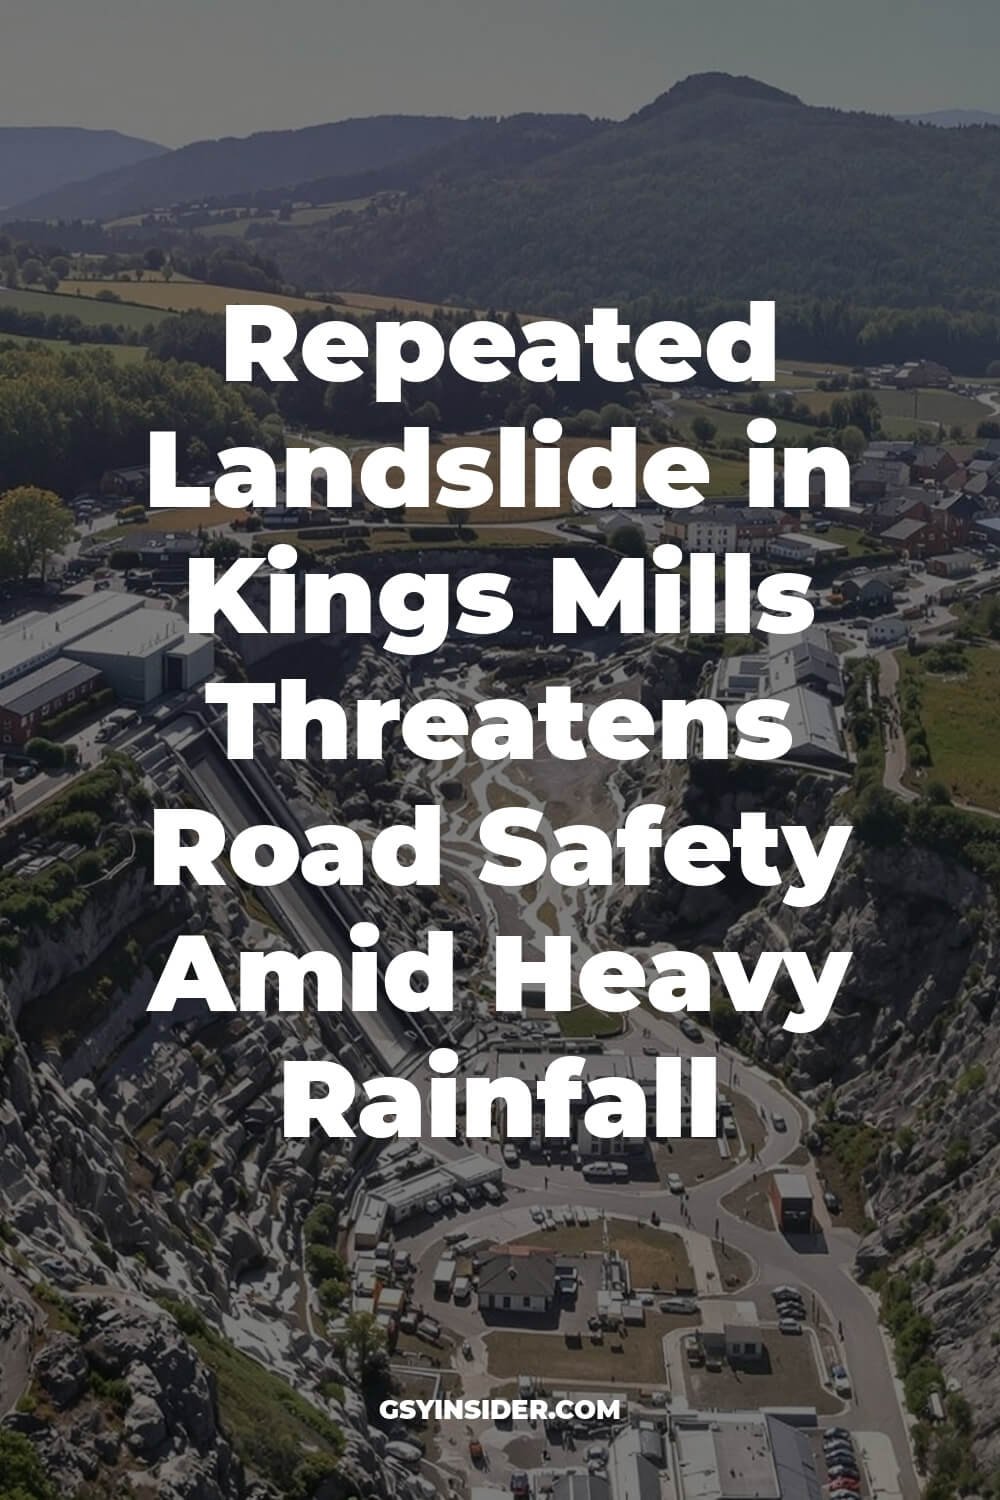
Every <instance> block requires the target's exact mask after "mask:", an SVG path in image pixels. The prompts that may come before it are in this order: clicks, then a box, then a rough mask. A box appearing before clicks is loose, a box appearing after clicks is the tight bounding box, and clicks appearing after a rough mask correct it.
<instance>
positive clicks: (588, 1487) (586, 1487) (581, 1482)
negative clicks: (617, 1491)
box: [552, 1474, 617, 1500]
mask: <svg viewBox="0 0 1000 1500" xmlns="http://www.w3.org/2000/svg"><path fill="white" fill-rule="evenodd" d="M552 1500H611V1486H610V1485H609V1484H608V1481H607V1480H606V1479H604V1478H603V1477H602V1476H601V1475H600V1474H563V1475H562V1477H561V1478H559V1479H557V1480H556V1482H555V1484H554V1485H553V1486H552ZM616 1500H617V1497H616Z"/></svg>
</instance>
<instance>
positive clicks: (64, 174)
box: [0, 125, 164, 207]
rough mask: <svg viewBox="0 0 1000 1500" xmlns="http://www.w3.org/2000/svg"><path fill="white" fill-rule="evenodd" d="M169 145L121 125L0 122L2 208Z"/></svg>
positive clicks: (147, 158)
mask: <svg viewBox="0 0 1000 1500" xmlns="http://www.w3.org/2000/svg"><path fill="white" fill-rule="evenodd" d="M163 151H164V147H163V146H157V145H155V144H154V143H153V142H152V141H142V140H138V139H137V138H136V137H134V136H130V135H120V134H119V133H118V131H117V130H80V129H77V128H76V127H75V126H71V125H67V126H61V125H0V207H5V206H7V205H9V204H14V203H17V202H18V201H19V199H21V198H27V197H29V196H30V197H34V196H36V195H38V194H40V193H49V192H52V191H54V190H55V189H56V188H59V187H62V186H64V185H65V184H66V183H70V182H80V181H82V180H83V179H85V178H88V177H94V176H96V174H97V173H99V172H107V171H112V170H117V169H118V168H121V167H129V166H132V165H134V164H135V163H137V162H148V161H151V160H152V159H153V158H154V157H156V156H159V155H161V154H162V153H163Z"/></svg>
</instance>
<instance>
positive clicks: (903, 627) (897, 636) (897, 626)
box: [866, 615, 910, 646]
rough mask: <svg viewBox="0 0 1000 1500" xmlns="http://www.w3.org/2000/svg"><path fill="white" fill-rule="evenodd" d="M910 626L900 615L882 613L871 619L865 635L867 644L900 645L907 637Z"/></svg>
mask: <svg viewBox="0 0 1000 1500" xmlns="http://www.w3.org/2000/svg"><path fill="white" fill-rule="evenodd" d="M909 634H910V627H909V626H908V625H907V623H906V621H905V620H904V619H903V618H902V617H901V616H900V615H883V617H882V619H881V620H872V622H871V624H870V625H869V626H868V633H867V636H866V639H867V642H868V644H869V646H901V645H902V644H903V642H904V641H905V640H906V639H907V638H908V637H909Z"/></svg>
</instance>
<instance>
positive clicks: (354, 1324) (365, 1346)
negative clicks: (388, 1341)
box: [344, 1312, 385, 1384]
mask: <svg viewBox="0 0 1000 1500" xmlns="http://www.w3.org/2000/svg"><path fill="white" fill-rule="evenodd" d="M344 1343H345V1344H346V1345H347V1348H348V1349H349V1350H350V1352H351V1353H352V1354H353V1355H354V1359H355V1362H356V1364H357V1368H358V1378H359V1379H360V1380H361V1382H362V1384H364V1382H365V1380H366V1378H367V1377H368V1376H370V1375H371V1374H372V1373H373V1371H375V1370H376V1369H377V1368H378V1367H379V1366H380V1365H381V1363H382V1357H383V1354H384V1352H385V1333H384V1332H383V1330H382V1329H381V1328H380V1327H379V1325H378V1322H377V1321H376V1319H375V1315H374V1313H370V1312H357V1313H351V1315H350V1317H349V1318H348V1319H347V1324H346V1327H345V1330H344Z"/></svg>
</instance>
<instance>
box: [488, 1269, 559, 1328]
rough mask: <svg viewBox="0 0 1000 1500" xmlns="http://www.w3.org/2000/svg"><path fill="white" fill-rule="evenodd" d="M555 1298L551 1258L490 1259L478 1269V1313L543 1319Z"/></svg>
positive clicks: (554, 1278)
mask: <svg viewBox="0 0 1000 1500" xmlns="http://www.w3.org/2000/svg"><path fill="white" fill-rule="evenodd" d="M555 1295H556V1263H555V1261H554V1260H553V1258H552V1256H551V1255H491V1256H489V1257H488V1258H487V1259H486V1260H485V1261H483V1262H482V1263H481V1265H480V1267H479V1289H478V1298H479V1311H480V1312H503V1313H509V1314H511V1316H521V1317H540V1316H544V1315H545V1314H546V1313H547V1312H548V1311H549V1310H550V1308H551V1307H552V1304H553V1302H554V1300H555Z"/></svg>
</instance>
